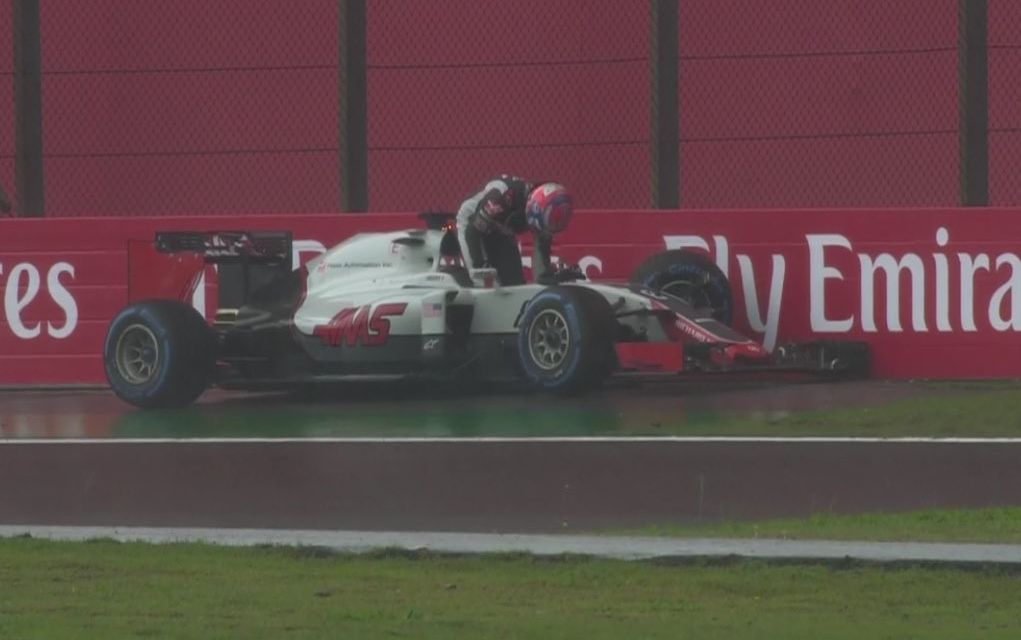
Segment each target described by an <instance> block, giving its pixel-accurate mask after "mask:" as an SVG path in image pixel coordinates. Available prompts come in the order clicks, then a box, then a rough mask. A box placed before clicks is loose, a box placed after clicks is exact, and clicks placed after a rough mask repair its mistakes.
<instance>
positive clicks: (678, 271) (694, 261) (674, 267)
mask: <svg viewBox="0 0 1021 640" xmlns="http://www.w3.org/2000/svg"><path fill="white" fill-rule="evenodd" d="M631 283H632V284H637V285H641V286H643V287H645V288H647V289H650V290H652V291H656V292H662V293H667V294H670V295H672V296H674V297H676V298H680V299H682V300H684V301H685V302H687V303H688V304H690V305H692V306H693V307H695V308H696V309H708V310H710V313H711V314H712V316H713V318H715V319H716V320H718V321H720V322H722V323H723V324H726V325H730V324H731V321H732V320H733V319H734V298H733V294H732V293H731V290H730V282H729V281H728V280H727V276H725V275H723V271H721V270H720V268H719V267H718V266H716V263H715V262H713V261H712V260H710V259H709V257H708V256H706V255H703V254H701V253H694V252H692V251H684V250H683V249H673V250H670V251H663V252H661V253H657V254H655V255H653V256H650V257H649V258H648V259H646V260H645V262H643V263H642V264H640V265H638V268H637V269H635V271H634V273H632V274H631Z"/></svg>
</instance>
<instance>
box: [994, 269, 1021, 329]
mask: <svg viewBox="0 0 1021 640" xmlns="http://www.w3.org/2000/svg"><path fill="white" fill-rule="evenodd" d="M1004 265H1010V278H1009V279H1008V280H1007V281H1006V282H1004V283H1003V284H1002V285H1000V287H999V288H998V289H997V290H996V292H995V293H993V297H992V299H990V301H989V324H991V325H992V327H993V329H996V330H997V331H1021V258H1018V257H1017V256H1016V255H1014V254H1012V253H1005V254H1003V255H1001V256H1000V257H998V258H996V270H997V271H999V270H1000V267H1002V266H1004ZM1008 295H1009V296H1010V307H1009V308H1010V315H1009V316H1008V317H1006V318H1004V317H1003V300H1004V298H1006V297H1007V296H1008Z"/></svg>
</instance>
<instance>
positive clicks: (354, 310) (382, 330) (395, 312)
mask: <svg viewBox="0 0 1021 640" xmlns="http://www.w3.org/2000/svg"><path fill="white" fill-rule="evenodd" d="M407 306H408V305H407V304H406V303H404V302H399V303H390V304H381V305H379V306H378V307H376V310H375V311H372V312H371V314H372V315H371V317H370V315H369V314H370V310H371V309H372V305H368V304H367V305H364V306H361V307H351V308H348V309H343V310H341V312H340V313H338V314H337V315H335V316H333V319H332V320H330V322H329V323H327V324H320V325H316V327H315V328H314V329H312V335H314V336H316V337H318V338H319V339H320V340H322V341H323V343H324V344H326V345H327V346H330V347H339V346H341V345H343V346H347V347H355V346H359V345H361V346H365V347H379V346H382V345H384V344H386V341H387V339H389V337H390V321H389V320H387V317H388V316H402V315H404V310H405V309H406V308H407Z"/></svg>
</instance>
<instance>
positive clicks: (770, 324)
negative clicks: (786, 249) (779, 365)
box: [737, 254, 787, 351]
mask: <svg viewBox="0 0 1021 640" xmlns="http://www.w3.org/2000/svg"><path fill="white" fill-rule="evenodd" d="M737 264H738V266H739V267H740V269H741V289H742V290H743V291H744V300H745V309H746V310H747V313H748V326H750V327H751V328H752V331H758V332H759V333H762V334H764V336H763V339H762V346H763V347H765V349H766V351H772V350H773V347H774V346H776V334H777V329H778V328H779V326H780V309H781V302H782V299H783V285H784V276H785V275H786V273H787V263H786V261H785V260H784V257H783V256H781V255H775V254H774V255H773V273H772V275H771V276H770V279H769V300H768V302H767V304H766V318H765V320H763V319H762V314H761V312H760V309H759V296H758V294H757V293H756V291H755V272H754V270H753V268H752V260H751V258H749V257H748V256H744V255H739V256H737Z"/></svg>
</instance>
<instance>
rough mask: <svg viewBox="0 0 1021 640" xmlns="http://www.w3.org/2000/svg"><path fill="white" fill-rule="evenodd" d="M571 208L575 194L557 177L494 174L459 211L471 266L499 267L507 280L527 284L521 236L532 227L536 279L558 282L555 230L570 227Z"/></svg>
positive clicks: (462, 239) (459, 228)
mask: <svg viewBox="0 0 1021 640" xmlns="http://www.w3.org/2000/svg"><path fill="white" fill-rule="evenodd" d="M572 213H573V206H572V203H571V195H570V194H569V193H568V192H567V189H565V188H564V187H563V186H562V185H559V184H557V183H555V182H546V183H542V184H536V183H532V182H528V181H526V180H523V179H522V178H517V177H514V176H507V175H504V176H500V177H499V178H496V179H494V180H491V181H490V182H488V183H487V184H486V186H485V187H483V188H482V190H481V191H479V192H478V193H476V194H475V195H473V196H471V197H470V198H468V199H467V200H465V201H464V202H463V203H462V204H461V208H460V209H458V212H457V232H458V240H459V241H460V243H461V251H462V253H463V254H464V256H465V259H466V262H467V263H468V268H470V269H479V268H486V267H488V268H493V269H496V275H497V278H499V280H500V284H502V285H504V286H509V285H516V284H525V272H524V269H523V267H522V264H521V251H520V250H519V249H518V240H517V236H518V234H520V233H524V232H526V231H529V230H531V231H532V234H533V236H534V237H533V240H534V241H535V242H534V244H535V251H534V254H533V257H532V270H533V272H534V274H535V281H536V282H537V283H539V284H554V283H556V282H557V281H558V279H557V273H556V272H555V271H554V270H553V267H552V265H551V263H550V252H551V250H552V247H553V236H554V235H555V234H557V233H560V232H561V231H563V230H564V229H566V228H567V225H568V223H569V222H570V220H571V215H572Z"/></svg>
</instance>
